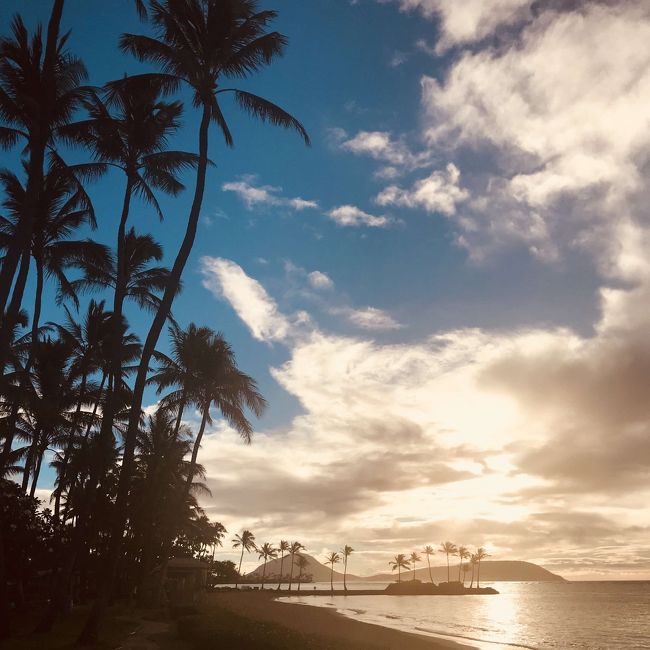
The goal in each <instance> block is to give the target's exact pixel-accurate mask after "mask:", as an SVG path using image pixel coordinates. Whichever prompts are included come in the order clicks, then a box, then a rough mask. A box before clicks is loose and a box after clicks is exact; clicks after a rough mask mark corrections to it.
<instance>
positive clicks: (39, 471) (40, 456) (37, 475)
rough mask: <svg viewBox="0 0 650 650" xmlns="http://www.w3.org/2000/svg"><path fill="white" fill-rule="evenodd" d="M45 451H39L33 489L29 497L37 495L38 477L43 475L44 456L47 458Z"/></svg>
mask: <svg viewBox="0 0 650 650" xmlns="http://www.w3.org/2000/svg"><path fill="white" fill-rule="evenodd" d="M45 451H46V450H45V449H43V450H42V451H41V450H39V451H38V457H37V460H36V469H35V470H34V478H33V479H32V489H31V490H30V491H29V496H30V497H32V498H33V497H34V494H36V485H37V483H38V477H39V476H40V474H41V465H42V464H43V456H45Z"/></svg>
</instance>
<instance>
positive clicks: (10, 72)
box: [0, 0, 86, 366]
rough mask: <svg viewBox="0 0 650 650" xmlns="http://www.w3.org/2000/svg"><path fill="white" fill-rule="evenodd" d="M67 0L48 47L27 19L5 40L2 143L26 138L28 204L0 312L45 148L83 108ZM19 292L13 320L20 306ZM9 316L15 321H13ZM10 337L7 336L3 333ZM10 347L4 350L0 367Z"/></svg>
mask: <svg viewBox="0 0 650 650" xmlns="http://www.w3.org/2000/svg"><path fill="white" fill-rule="evenodd" d="M62 10H63V2H62V0H56V1H55V3H54V6H53V10H52V14H51V16H50V22H49V24H48V32H47V40H46V42H45V47H43V39H42V32H41V29H40V27H39V28H37V29H36V30H35V32H34V34H33V35H32V36H31V37H30V35H29V33H28V31H27V28H26V27H25V24H24V23H23V21H22V19H21V18H20V17H19V16H17V17H16V18H14V20H13V22H12V25H11V32H12V35H11V37H5V38H2V39H0V120H1V121H2V124H1V125H0V147H3V148H9V147H12V146H13V145H14V144H16V143H17V142H18V141H19V140H24V141H25V144H26V145H27V151H28V152H29V154H28V158H27V161H26V172H27V186H26V203H25V205H24V210H23V215H22V218H21V220H20V224H19V227H18V229H17V232H16V237H15V238H14V240H13V241H12V242H11V244H10V246H9V247H8V249H7V252H6V255H5V258H4V260H3V263H2V268H1V269H0V313H3V312H4V311H5V307H6V306H7V301H8V298H9V292H10V290H11V286H12V283H13V280H14V276H15V273H16V270H17V268H18V264H19V260H20V258H21V256H22V255H23V254H24V253H25V251H27V250H28V248H29V244H30V242H31V239H32V230H33V226H34V222H35V219H36V215H37V212H38V202H39V199H40V193H41V191H42V187H43V179H44V173H45V172H44V166H45V153H46V150H47V148H48V147H52V146H53V145H54V143H55V140H56V136H57V131H58V130H59V129H60V128H61V127H62V126H64V125H66V124H68V123H69V122H70V120H71V118H72V116H73V115H74V113H75V110H76V109H77V108H78V107H79V105H80V102H81V99H82V97H83V94H84V91H83V90H82V89H81V88H80V84H81V82H82V81H83V80H84V79H85V78H86V69H85V67H84V65H83V63H82V62H81V61H80V60H79V59H77V58H75V57H73V56H71V55H70V54H69V53H68V52H66V51H65V43H66V40H67V36H66V37H64V38H61V39H59V24H60V20H61V12H62ZM21 300H22V296H17V300H15V301H12V302H14V305H13V308H14V309H15V310H16V311H15V313H13V314H12V313H10V314H9V315H10V316H11V319H13V317H14V316H15V315H16V314H17V310H18V309H20V303H21ZM11 319H10V320H11ZM2 338H3V340H4V341H5V342H6V336H3V337H2ZM5 354H6V349H3V350H0V357H1V359H0V366H1V365H3V364H4V356H5Z"/></svg>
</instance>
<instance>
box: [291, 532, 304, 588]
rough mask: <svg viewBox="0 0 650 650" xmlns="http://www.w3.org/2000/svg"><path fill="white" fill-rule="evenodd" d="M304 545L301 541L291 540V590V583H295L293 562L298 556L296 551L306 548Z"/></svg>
mask: <svg viewBox="0 0 650 650" xmlns="http://www.w3.org/2000/svg"><path fill="white" fill-rule="evenodd" d="M304 548H305V547H304V546H303V545H302V544H301V543H300V542H291V546H289V555H290V556H291V570H290V571H289V591H291V585H292V584H293V563H294V560H295V557H296V553H299V552H300V551H302V550H304Z"/></svg>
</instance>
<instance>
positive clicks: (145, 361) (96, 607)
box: [79, 105, 211, 644]
mask: <svg viewBox="0 0 650 650" xmlns="http://www.w3.org/2000/svg"><path fill="white" fill-rule="evenodd" d="M210 115H211V109H210V107H209V106H208V105H205V106H204V107H203V116H202V118H201V126H200V127H199V162H198V165H197V172H196V186H195V190H194V198H193V200H192V207H191V209H190V214H189V218H188V223H187V229H186V231H185V237H184V238H183V242H182V244H181V247H180V249H179V251H178V254H177V256H176V259H175V260H174V265H173V267H172V270H171V273H170V275H169V281H168V283H167V286H166V287H165V293H164V295H163V298H162V300H161V302H160V307H159V308H158V311H157V312H156V315H155V317H154V320H153V323H152V325H151V328H150V330H149V334H148V335H147V338H146V341H145V344H144V347H143V348H142V355H141V357H140V364H139V365H138V373H137V376H136V380H135V385H134V387H133V395H132V399H131V411H130V414H129V424H128V428H127V430H126V433H125V436H124V453H123V456H122V467H121V470H120V478H119V483H118V488H117V495H116V498H115V508H114V512H115V513H116V514H117V516H116V517H115V520H114V522H113V525H112V526H111V531H110V538H109V544H108V551H107V553H106V557H105V561H104V562H103V563H102V574H101V576H100V578H99V582H98V592H97V598H96V599H95V603H94V604H93V607H92V609H91V611H90V615H89V616H88V620H87V621H86V624H85V626H84V629H83V630H82V632H81V636H80V637H79V642H80V643H86V644H87V643H93V642H94V641H96V639H97V635H98V632H99V626H100V624H101V621H102V619H103V617H104V612H105V610H106V606H107V605H108V599H109V596H110V593H111V590H112V588H113V583H114V581H115V576H116V574H117V564H118V562H119V558H120V550H121V547H122V536H123V533H124V526H125V524H126V518H127V508H126V505H127V501H128V496H129V488H130V485H131V477H132V474H133V460H134V453H135V444H136V439H137V433H138V425H139V421H140V413H141V410H142V399H143V396H144V389H145V385H146V382H147V374H148V370H149V362H150V361H151V357H152V355H153V352H154V349H155V347H156V344H157V342H158V338H159V336H160V333H161V331H162V328H163V326H164V324H165V321H166V320H167V317H168V316H169V313H170V311H171V306H172V302H173V300H174V296H175V295H176V293H177V292H178V287H179V286H180V280H181V276H182V274H183V270H184V269H185V265H186V264H187V260H188V258H189V256H190V253H191V252H192V246H193V244H194V239H195V237H196V230H197V226H198V221H199V214H200V212H201V205H202V203H203V192H204V190H205V176H206V171H207V166H208V130H209V126H210Z"/></svg>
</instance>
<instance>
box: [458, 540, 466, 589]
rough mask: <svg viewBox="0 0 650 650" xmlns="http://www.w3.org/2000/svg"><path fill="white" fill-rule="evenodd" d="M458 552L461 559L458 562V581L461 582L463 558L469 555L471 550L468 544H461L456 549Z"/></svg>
mask: <svg viewBox="0 0 650 650" xmlns="http://www.w3.org/2000/svg"><path fill="white" fill-rule="evenodd" d="M456 553H457V555H458V559H459V560H460V563H459V564H458V582H460V574H461V573H462V571H463V560H465V559H466V558H468V557H469V550H468V549H467V547H466V546H459V547H458V548H457V549H456Z"/></svg>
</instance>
